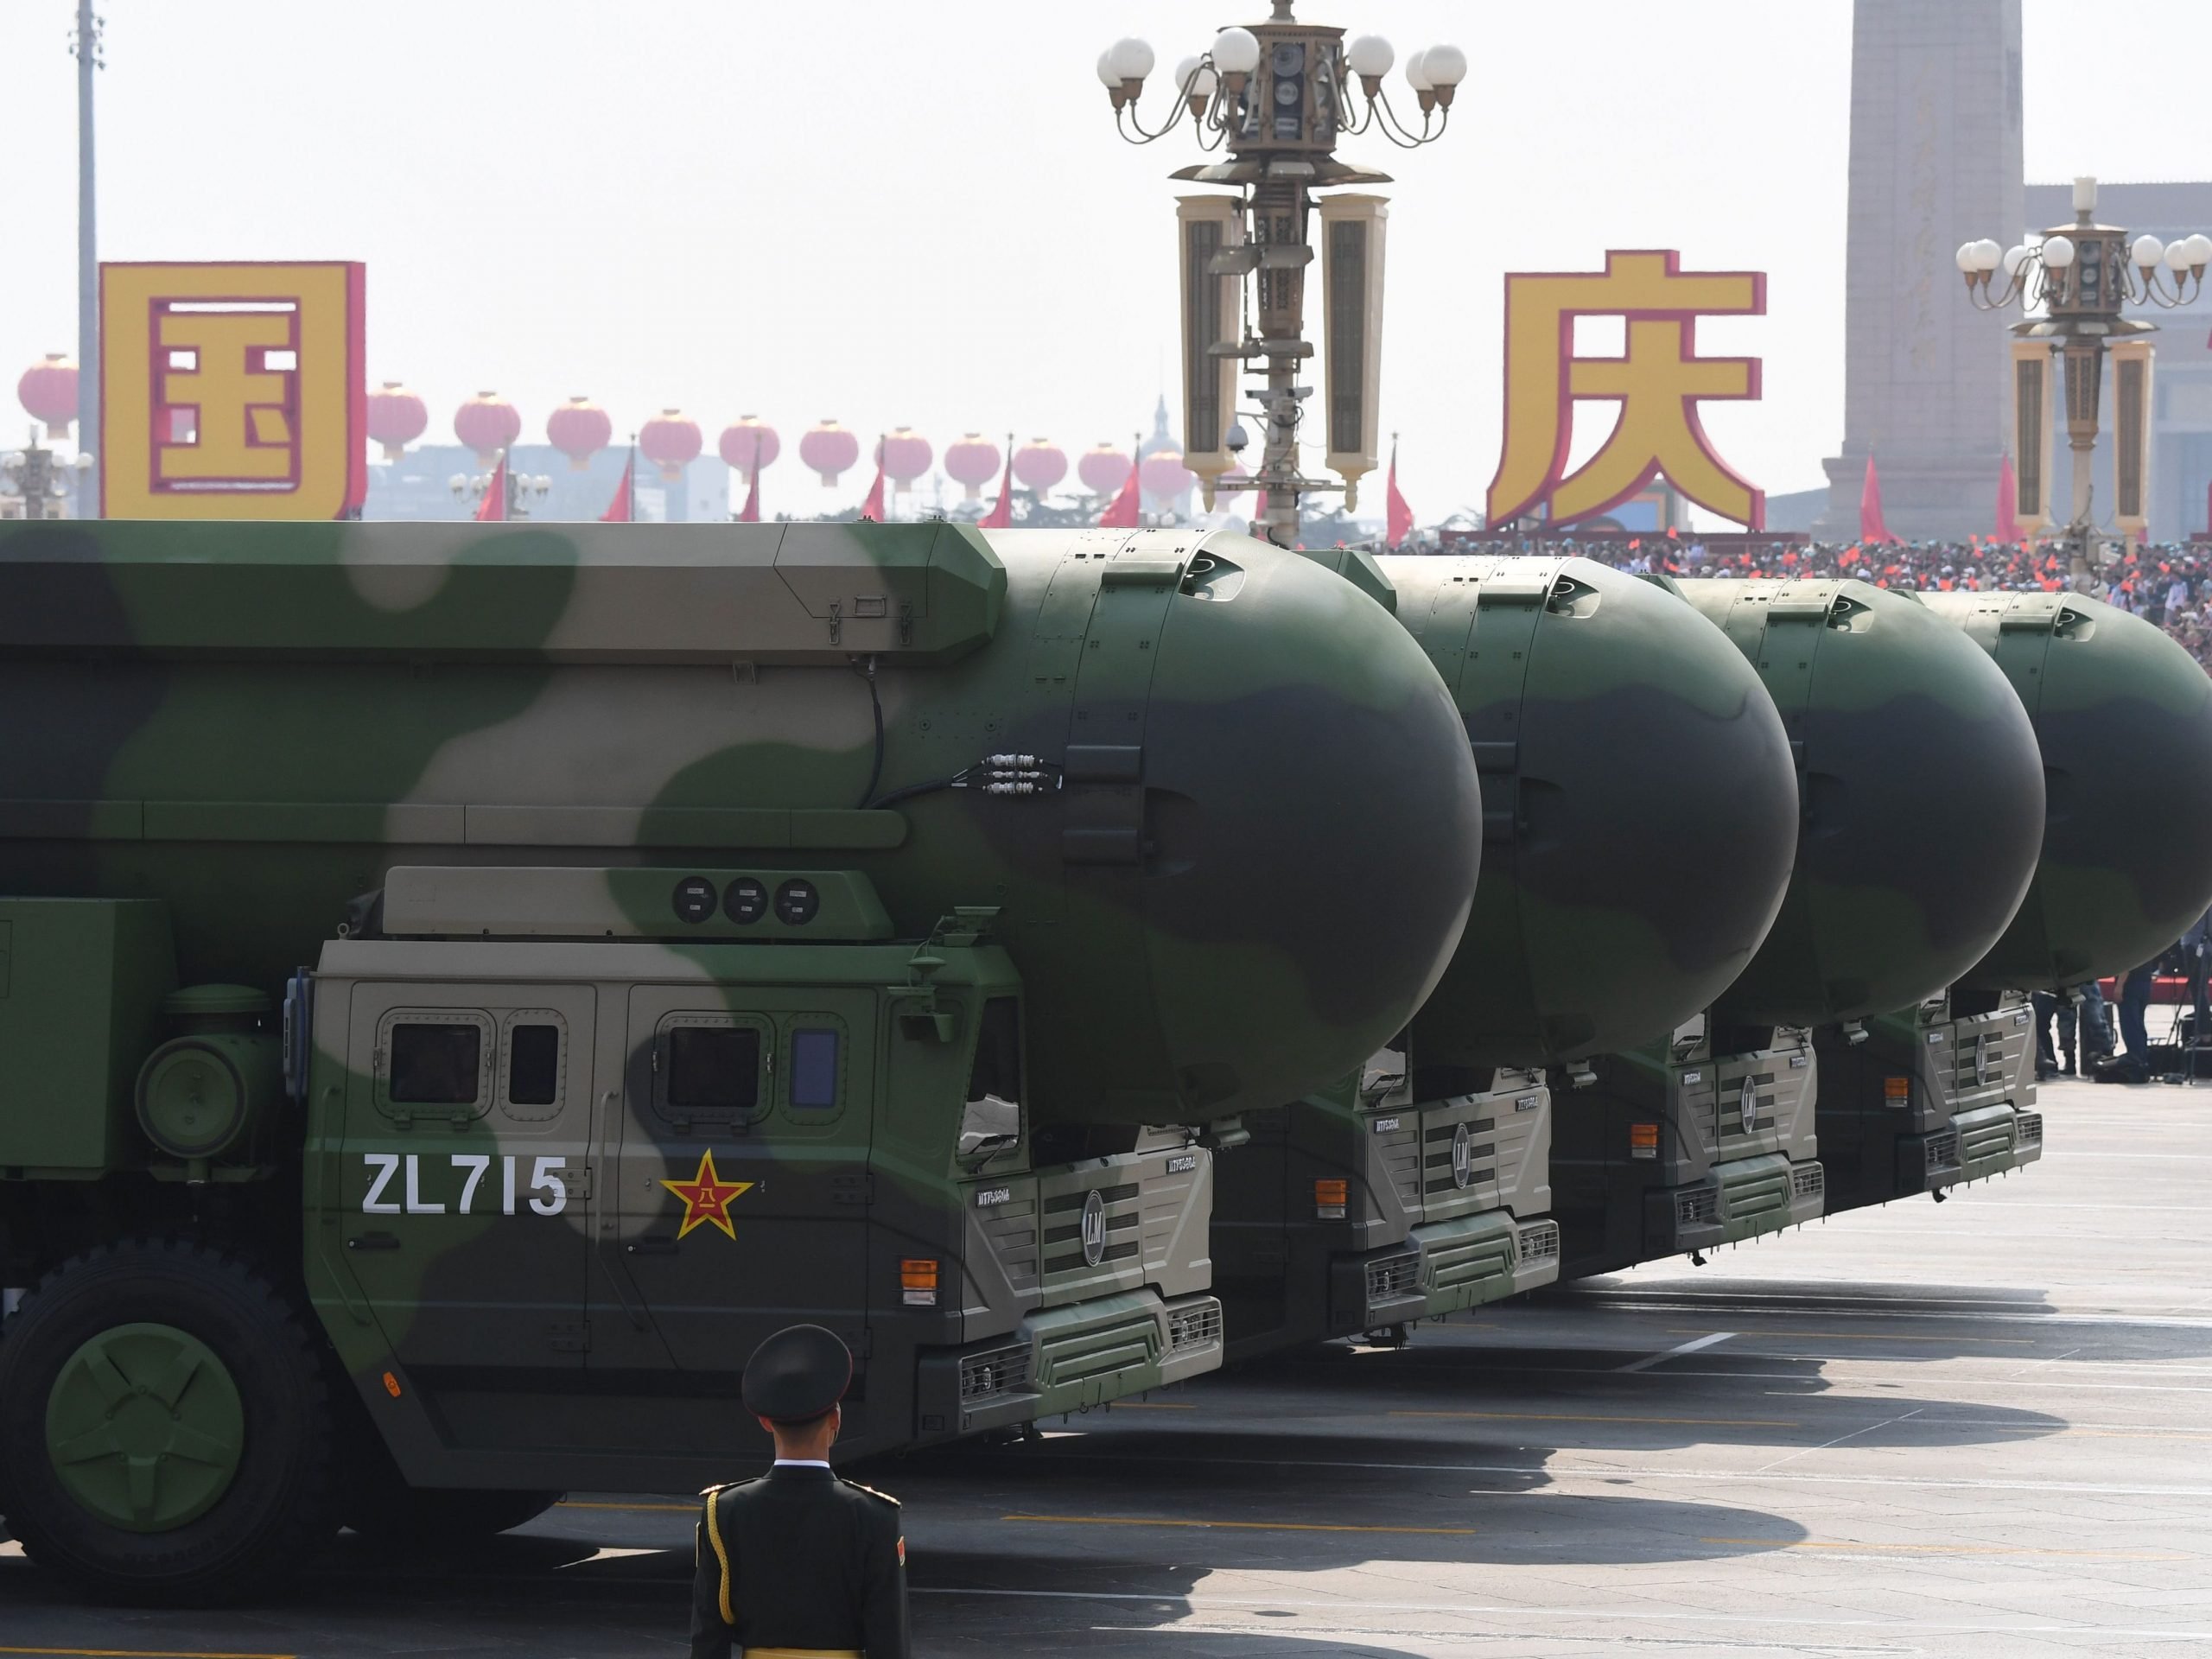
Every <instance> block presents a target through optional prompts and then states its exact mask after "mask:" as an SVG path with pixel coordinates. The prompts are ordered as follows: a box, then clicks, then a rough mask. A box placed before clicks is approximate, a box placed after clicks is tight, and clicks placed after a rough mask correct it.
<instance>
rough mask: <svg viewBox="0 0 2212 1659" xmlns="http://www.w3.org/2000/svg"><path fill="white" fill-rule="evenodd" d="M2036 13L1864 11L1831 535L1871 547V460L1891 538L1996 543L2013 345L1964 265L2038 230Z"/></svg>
mask: <svg viewBox="0 0 2212 1659" xmlns="http://www.w3.org/2000/svg"><path fill="white" fill-rule="evenodd" d="M2020 103H2021V93H2020V0H1942V3H1941V4H1933V5H1931V4H1929V3H1928V0H1856V3H1855V4H1854V5H1853V9H1852V33H1851V199H1850V207H1849V236H1848V238H1847V242H1846V244H1845V246H1846V249H1847V264H1846V269H1845V275H1844V416H1843V453H1842V454H1840V455H1834V456H1831V457H1829V458H1828V459H1827V460H1826V461H1823V462H1821V465H1822V467H1825V468H1826V469H1827V475H1828V499H1827V509H1826V511H1824V512H1822V513H1821V515H1820V518H1819V519H1818V520H1817V522H1816V523H1815V526H1814V529H1815V534H1816V535H1818V536H1820V537H1822V538H1824V539H1833V538H1838V537H1840V538H1842V539H1845V540H1848V539H1850V538H1851V537H1855V536H1856V535H1857V534H1858V533H1859V490H1860V488H1861V486H1863V484H1864V483H1865V480H1866V458H1867V456H1868V455H1869V454H1872V456H1873V457H1874V460H1875V464H1876V466H1877V467H1878V470H1879V473H1880V475H1881V480H1882V505H1883V509H1884V516H1885V518H1886V519H1887V521H1888V524H1889V527H1890V529H1891V531H1892V532H1894V533H1895V534H1897V535H1899V536H1903V537H1907V538H1909V539H1910V538H1934V537H1959V538H1961V539H1963V538H1964V537H1967V536H1968V535H1970V534H1975V535H1986V534H1988V533H1989V532H1990V531H1992V530H1993V529H1994V528H1995V524H1996V516H1997V479H1998V474H1999V467H2001V465H2002V461H2003V456H2004V450H2005V422H2006V399H2007V392H2006V387H2007V365H2008V363H2009V362H2010V350H2011V342H2012V336H2011V335H2010V334H2006V332H2005V319H2003V318H2001V317H1992V316H1985V315H1982V314H1981V313H1980V312H1978V311H1976V310H1975V309H1974V307H1973V306H1972V305H1971V304H1969V303H1968V302H1967V296H1966V294H1965V292H1964V291H1963V289H1962V288H1961V284H1960V282H1959V279H1958V275H1957V271H1956V268H1955V266H1954V265H1953V264H1952V260H1951V256H1952V252H1953V251H1954V250H1955V249H1956V248H1957V247H1958V245H1959V244H1961V242H1967V241H1972V240H1974V239H1975V238H1980V237H1985V236H1989V237H1998V236H2003V235H2005V233H2006V232H2009V231H2011V230H2012V227H2013V226H2018V225H2019V224H2020V223H2021V222H2022V215H2023V212H2024V210H2023V207H2022V205H2021V182H2020V181H2021V168H2022V162H2021V151H2020Z"/></svg>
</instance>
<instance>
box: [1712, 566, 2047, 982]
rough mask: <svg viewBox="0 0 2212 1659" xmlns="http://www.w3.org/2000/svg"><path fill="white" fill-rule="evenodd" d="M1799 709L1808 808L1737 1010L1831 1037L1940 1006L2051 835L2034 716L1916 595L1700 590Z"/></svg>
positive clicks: (1999, 925) (1785, 587) (1867, 589)
mask: <svg viewBox="0 0 2212 1659" xmlns="http://www.w3.org/2000/svg"><path fill="white" fill-rule="evenodd" d="M1681 593H1682V594H1683V597H1684V598H1686V599H1688V601H1690V602H1691V603H1692V604H1693V605H1694V606H1696V607H1698V608H1699V609H1700V610H1701V611H1703V612H1704V613H1705V614H1706V615H1707V616H1708V617H1709V618H1711V619H1712V620H1713V621H1714V622H1715V623H1716V624H1718V625H1719V627H1720V629H1721V631H1722V632H1724V633H1725V634H1726V636H1727V637H1728V638H1729V639H1731V640H1732V641H1733V642H1734V644H1735V645H1736V646H1737V648H1738V649H1739V650H1740V651H1742V652H1743V653H1744V654H1745V658H1747V659H1748V660H1750V661H1751V662H1753V663H1755V664H1758V670H1759V674H1760V677H1761V678H1762V680H1764V683H1765V684H1766V686H1767V689H1768V690H1769V691H1770V693H1771V694H1772V695H1773V697H1774V700H1775V702H1776V704H1777V706H1778V707H1779V708H1780V709H1781V710H1782V714H1783V721H1784V722H1785V723H1786V724H1787V725H1788V727H1789V735H1790V737H1791V739H1792V741H1794V742H1795V743H1796V745H1797V746H1798V748H1799V755H1800V762H1799V764H1800V776H1799V785H1800V788H1801V790H1802V794H1803V797H1804V814H1803V826H1802V833H1801V836H1800V839H1799V842H1798V854H1797V868H1796V874H1795V875H1793V876H1792V878H1791V880H1790V884H1789V897H1788V898H1787V899H1785V900H1784V902H1783V909H1782V915H1781V917H1780V918H1779V919H1778V920H1777V922H1776V923H1775V926H1774V931H1772V932H1771V933H1770V934H1769V935H1768V936H1767V939H1766V943H1765V944H1764V945H1762V946H1761V947H1760V949H1759V953H1758V956H1757V957H1755V958H1753V960H1752V962H1751V966H1750V967H1749V968H1748V969H1745V973H1744V976H1743V977H1742V978H1741V979H1739V980H1738V982H1736V983H1735V984H1734V985H1732V986H1731V987H1730V988H1729V989H1728V992H1727V994H1726V995H1725V996H1723V997H1722V998H1721V999H1720V1004H1721V1009H1722V1013H1723V1014H1724V1015H1725V1016H1726V1017H1727V1018H1729V1019H1731V1020H1742V1021H1744V1022H1746V1023H1751V1024H1774V1025H1800V1026H1809V1025H1821V1024H1826V1023H1827V1022H1829V1021H1832V1020H1854V1019H1859V1018H1863V1017H1865V1016H1866V1015H1868V1014H1886V1013H1889V1012H1891V1011H1893V1010H1895V1009H1897V1008H1902V1007H1909V1006H1910V1005H1911V1004H1912V1003H1915V1002H1916V1001H1920V1000H1922V999H1923V998H1924V997H1928V996H1932V995H1936V993H1938V992H1940V991H1941V990H1942V989H1943V988H1944V987H1946V986H1948V985H1950V984H1952V983H1953V982H1955V981H1956V980H1957V979H1958V977H1959V976H1960V975H1961V974H1962V973H1964V972H1965V971H1966V970H1967V969H1968V968H1969V967H1971V966H1972V965H1973V964H1974V963H1975V962H1977V961H1978V960H1980V957H1981V956H1982V954H1983V953H1984V952H1985V951H1986V950H1988V948H1989V946H1990V944H1992V943H1993V942H1994V941H1995V940H1996V938H1997V937H1998V935H1999V934H2000V933H2001V932H2003V931H2004V930H2005V924H2006V923H2008V922H2009V921H2010V920H2011V919H2012V914H2013V912H2014V911H2015V910H2016V909H2017V908H2018V906H2019V903H2020V899H2021V895H2022V894H2023V893H2025V892H2026V890H2027V886H2028V881H2029V879H2030V877H2031V875H2032V874H2033V872H2034V868H2035V859H2036V848H2037V843H2038V842H2039V841H2040V840H2041V837H2042V824H2043V804H2044V789H2043V768H2042V763H2041V760H2040V758H2039V756H2038V755H2037V751H2036V744H2035V734H2034V732H2033V730H2032V728H2031V727H2030V726H2029V724H2028V719H2027V715H2026V711H2025V710H2024V709H2022V708H2021V706H2020V700H2019V698H2018V697H2017V696H2013V695H2012V688H2011V687H2010V686H2008V685H2007V684H2006V683H2005V677H2004V676H2003V675H2002V674H2001V673H1999V672H1997V671H1995V668H1994V665H1993V664H1992V663H1991V662H1990V661H1989V658H1987V657H1986V655H1985V654H1983V653H1981V652H1976V651H1973V650H1971V649H1969V650H1967V651H1961V650H1960V649H1959V648H1958V647H1959V646H1960V645H1965V644H1967V641H1965V640H1964V639H1961V637H1960V635H1959V633H1958V632H1957V631H1956V630H1955V629H1953V628H1950V627H1948V626H1946V624H1945V623H1944V622H1943V621H1942V619H1941V618H1940V617H1938V616H1937V615H1936V613H1934V612H1933V611H1931V610H1930V609H1929V607H1927V606H1925V605H1923V604H1922V603H1920V602H1919V596H1918V595H1916V594H1904V593H1892V592H1890V591H1887V590H1885V589H1882V588H1874V587H1872V586H1869V585H1868V584H1867V583H1865V582H1744V581H1734V580H1720V581H1698V582H1684V583H1682V584H1681Z"/></svg>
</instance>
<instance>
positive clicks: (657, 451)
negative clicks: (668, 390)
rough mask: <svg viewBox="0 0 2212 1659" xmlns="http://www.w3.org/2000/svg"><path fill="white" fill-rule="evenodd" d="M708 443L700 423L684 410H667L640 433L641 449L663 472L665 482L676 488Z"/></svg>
mask: <svg viewBox="0 0 2212 1659" xmlns="http://www.w3.org/2000/svg"><path fill="white" fill-rule="evenodd" d="M705 444H706V439H705V438H704V437H703V436H702V435H701V433H700V431H699V423H698V422H696V421H695V420H693V419H692V418H691V417H690V416H689V415H686V414H685V413H684V412H683V410H680V409H664V410H661V412H660V413H659V414H658V415H656V416H653V417H652V419H651V420H650V421H647V422H646V423H645V425H644V426H642V427H640V428H639V429H638V448H639V451H640V452H641V453H642V454H644V455H645V459H646V460H647V461H651V462H652V463H653V465H654V466H656V467H659V468H660V475H661V481H662V482H664V483H666V484H673V483H675V482H676V481H677V480H678V479H680V478H682V477H683V469H684V468H685V467H688V466H690V464H691V463H692V462H693V461H696V460H698V458H699V451H700V450H701V449H702V448H704V447H705Z"/></svg>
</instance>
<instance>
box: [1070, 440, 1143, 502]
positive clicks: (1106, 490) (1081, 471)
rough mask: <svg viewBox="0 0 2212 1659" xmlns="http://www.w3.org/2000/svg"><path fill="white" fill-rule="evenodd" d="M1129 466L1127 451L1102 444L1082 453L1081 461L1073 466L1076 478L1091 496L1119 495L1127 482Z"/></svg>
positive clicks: (1108, 444)
mask: <svg viewBox="0 0 2212 1659" xmlns="http://www.w3.org/2000/svg"><path fill="white" fill-rule="evenodd" d="M1130 464H1131V463H1130V461H1129V452H1128V450H1126V449H1116V448H1115V447H1114V446H1113V445H1112V444H1110V443H1102V444H1100V445H1099V446H1098V447H1097V448H1096V449H1086V450H1084V453H1083V459H1082V460H1080V461H1077V462H1076V464H1075V471H1076V476H1077V478H1080V479H1081V480H1083V487H1084V489H1086V490H1089V491H1090V493H1092V494H1093V495H1119V494H1120V493H1122V485H1124V484H1126V483H1128V481H1129V467H1130Z"/></svg>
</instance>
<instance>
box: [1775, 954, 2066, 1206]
mask: <svg viewBox="0 0 2212 1659" xmlns="http://www.w3.org/2000/svg"><path fill="white" fill-rule="evenodd" d="M1976 1003H1980V1004H1984V1005H1988V1004H1993V1005H1994V1006H1983V1007H1980V1009H1979V1011H1969V1010H1972V1009H1973V1008H1974V1005H1975V1004H1976ZM2035 1037H2036V1034H2035V1016H2034V1014H2033V1013H2032V1012H2031V1009H2030V1007H2029V1000H2028V997H2027V995H2026V993H2024V992H2021V991H2006V992H2003V993H2000V994H1998V995H1988V994H1982V993H1974V992H1970V991H1962V990H1955V991H1949V992H1946V993H1944V994H1943V995H1940V996H1934V997H1930V998H1929V999H1928V1000H1927V1001H1924V1002H1922V1003H1918V1004H1916V1006H1914V1007H1910V1008H1906V1009H1904V1010H1903V1011H1901V1012H1899V1013H1897V1014H1885V1015H1883V1016H1882V1017H1881V1018H1879V1019H1876V1020H1867V1021H1866V1027H1865V1039H1864V1040H1863V1041H1859V1042H1856V1043H1854V1042H1853V1041H1851V1040H1850V1039H1849V1034H1848V1033H1844V1032H1842V1031H1840V1030H1839V1029H1836V1028H1834V1027H1826V1028H1823V1029H1822V1030H1821V1032H1820V1033H1819V1035H1818V1037H1817V1038H1816V1039H1815V1048H1816V1049H1817V1051H1818V1052H1819V1055H1820V1069H1821V1100H1820V1106H1819V1109H1818V1112H1817V1114H1816V1116H1817V1119H1818V1122H1819V1126H1820V1138H1821V1153H1822V1161H1823V1163H1824V1164H1825V1165H1826V1166H1827V1172H1828V1208H1829V1210H1830V1211H1843V1210H1857V1209H1861V1208H1863V1207H1865V1206H1866V1205H1870V1204H1886V1203H1888V1202H1889V1201H1890V1200H1891V1199H1892V1198H1910V1197H1912V1196H1913V1195H1914V1194H1916V1193H1920V1192H1932V1193H1936V1194H1937V1195H1939V1196H1940V1195H1941V1194H1942V1192H1943V1190H1944V1189H1945V1188H1947V1187H1949V1186H1954V1185H1957V1184H1959V1183H1960V1182H1961V1181H1978V1180H1981V1179H1986V1178H1987V1177H1989V1176H1992V1175H2002V1174H2005V1173H2009V1172H2010V1171H2012V1170H2015V1169H2019V1168H2022V1167H2024V1166H2026V1165H2028V1164H2031V1163H2033V1162H2035V1161H2036V1160H2038V1159H2040V1158H2041V1157H2042V1156H2043V1114H2042V1113H2041V1112H2039V1111H2037V1110H2036V1109H2035V1101H2036V1084H2035V1059H2036V1040H2035Z"/></svg>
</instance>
